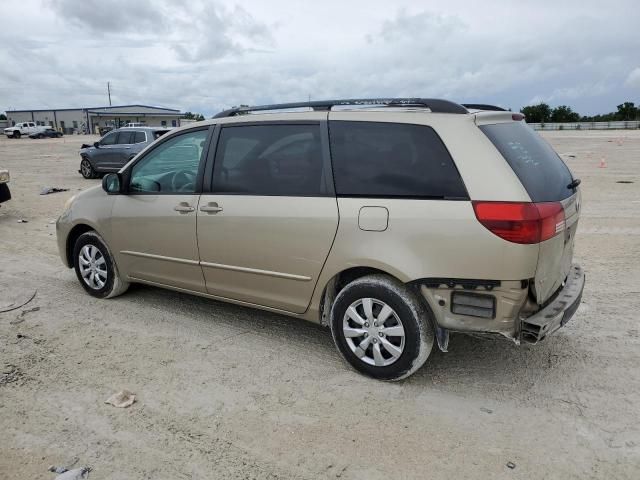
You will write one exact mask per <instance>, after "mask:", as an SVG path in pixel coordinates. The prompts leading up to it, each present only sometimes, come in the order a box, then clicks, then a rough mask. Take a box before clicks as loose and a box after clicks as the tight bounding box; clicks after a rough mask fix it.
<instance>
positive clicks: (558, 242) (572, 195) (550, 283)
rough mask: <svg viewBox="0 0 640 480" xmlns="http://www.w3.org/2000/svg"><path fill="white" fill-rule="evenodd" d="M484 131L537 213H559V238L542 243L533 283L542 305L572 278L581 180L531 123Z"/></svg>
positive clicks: (507, 124)
mask: <svg viewBox="0 0 640 480" xmlns="http://www.w3.org/2000/svg"><path fill="white" fill-rule="evenodd" d="M479 128H480V130H482V131H483V132H484V134H485V135H486V136H487V137H488V138H489V140H491V142H492V143H493V144H494V145H495V147H496V148H497V149H498V151H500V153H501V154H502V156H503V157H504V158H505V160H506V161H507V163H508V164H509V165H510V166H511V168H512V169H513V171H514V172H515V174H516V175H517V177H518V178H519V179H520V182H521V183H522V185H523V186H524V188H525V189H526V191H527V193H528V194H529V196H530V197H531V201H532V202H534V203H535V204H536V205H537V206H538V209H540V208H541V207H542V208H547V209H554V208H555V209H556V210H557V211H558V214H557V216H556V217H555V234H554V235H553V236H551V237H550V238H548V239H546V240H544V241H542V242H541V243H540V253H539V254H538V265H537V269H536V276H535V279H534V282H533V285H532V289H533V293H534V295H535V298H536V301H537V303H538V304H540V305H542V304H544V303H545V302H546V301H547V300H549V299H550V298H551V297H552V296H553V294H554V293H555V292H556V291H557V290H558V289H559V288H560V287H561V286H562V284H563V282H564V281H565V279H566V278H567V275H568V274H569V269H570V267H571V260H572V258H573V243H574V237H575V233H576V229H577V227H578V217H579V209H580V192H579V191H578V189H577V183H579V181H574V178H573V176H572V175H571V172H570V171H569V168H568V167H567V166H566V165H565V163H564V162H563V161H562V159H561V158H560V157H559V156H558V154H557V153H556V152H555V151H554V150H553V148H551V146H550V145H549V144H548V143H547V142H546V141H544V140H543V139H542V138H541V137H540V136H539V135H538V134H537V133H536V132H534V131H533V129H531V128H530V127H529V126H527V124H526V123H524V122H513V121H512V122H504V123H494V124H487V125H480V126H479ZM560 207H561V208H560ZM563 213H564V214H563Z"/></svg>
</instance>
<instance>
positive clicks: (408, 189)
mask: <svg viewBox="0 0 640 480" xmlns="http://www.w3.org/2000/svg"><path fill="white" fill-rule="evenodd" d="M329 131H330V137H331V158H332V161H333V169H334V177H335V184H336V193H337V194H338V195H343V196H358V197H402V198H435V199H440V198H451V199H465V198H467V192H466V189H465V187H464V184H463V183H462V179H461V178H460V174H459V173H458V170H457V169H456V166H455V164H454V162H453V159H452V158H451V156H450V155H449V152H448V151H447V149H446V148H445V146H444V144H443V143H442V140H440V137H439V136H438V134H436V132H435V131H434V130H433V129H432V128H431V127H427V126H423V125H410V124H402V123H374V122H350V121H338V120H334V121H331V122H329Z"/></svg>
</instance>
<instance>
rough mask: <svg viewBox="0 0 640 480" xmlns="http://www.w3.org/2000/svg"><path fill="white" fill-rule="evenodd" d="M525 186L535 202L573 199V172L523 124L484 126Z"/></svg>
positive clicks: (546, 144)
mask: <svg viewBox="0 0 640 480" xmlns="http://www.w3.org/2000/svg"><path fill="white" fill-rule="evenodd" d="M480 130H482V131H483V132H484V134H485V135H486V136H487V137H489V140H491V142H492V143H493V144H494V145H495V147H496V148H497V149H498V151H499V152H500V153H501V154H502V156H503V157H504V158H505V160H506V161H507V163H509V165H510V166H511V168H512V169H513V171H514V172H515V174H516V175H517V176H518V178H519V179H520V182H522V185H523V186H524V188H525V189H526V190H527V193H528V194H529V196H530V197H531V201H533V202H555V201H558V200H564V199H565V198H568V197H570V196H571V195H573V190H572V189H569V188H567V185H569V184H570V183H571V182H572V181H573V178H572V176H571V172H570V171H569V169H568V168H567V166H566V165H565V164H564V162H563V161H562V159H561V158H560V157H559V156H558V154H557V153H556V152H555V150H554V149H553V148H551V145H549V144H548V143H547V142H545V141H544V140H543V139H542V137H540V135H538V134H537V133H536V132H534V131H533V129H532V128H531V127H528V126H527V125H526V124H525V123H522V122H513V123H497V124H495V125H482V126H480Z"/></svg>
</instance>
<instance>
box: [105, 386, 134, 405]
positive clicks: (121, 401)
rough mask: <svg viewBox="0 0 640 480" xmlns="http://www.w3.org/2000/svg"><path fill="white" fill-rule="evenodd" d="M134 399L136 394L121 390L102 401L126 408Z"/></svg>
mask: <svg viewBox="0 0 640 480" xmlns="http://www.w3.org/2000/svg"><path fill="white" fill-rule="evenodd" d="M135 401H136V395H135V394H134V393H131V392H130V391H129V390H121V391H119V392H118V393H114V394H113V395H111V396H110V397H109V398H107V399H106V400H105V401H104V403H106V404H108V405H113V406H114V407H118V408H127V407H129V406H131V405H133V402H135Z"/></svg>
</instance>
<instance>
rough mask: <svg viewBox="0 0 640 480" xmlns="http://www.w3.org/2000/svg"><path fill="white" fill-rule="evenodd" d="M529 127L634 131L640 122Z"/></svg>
mask: <svg viewBox="0 0 640 480" xmlns="http://www.w3.org/2000/svg"><path fill="white" fill-rule="evenodd" d="M529 126H531V128H533V129H534V130H632V129H638V128H640V121H638V120H629V121H622V122H576V123H529Z"/></svg>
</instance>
